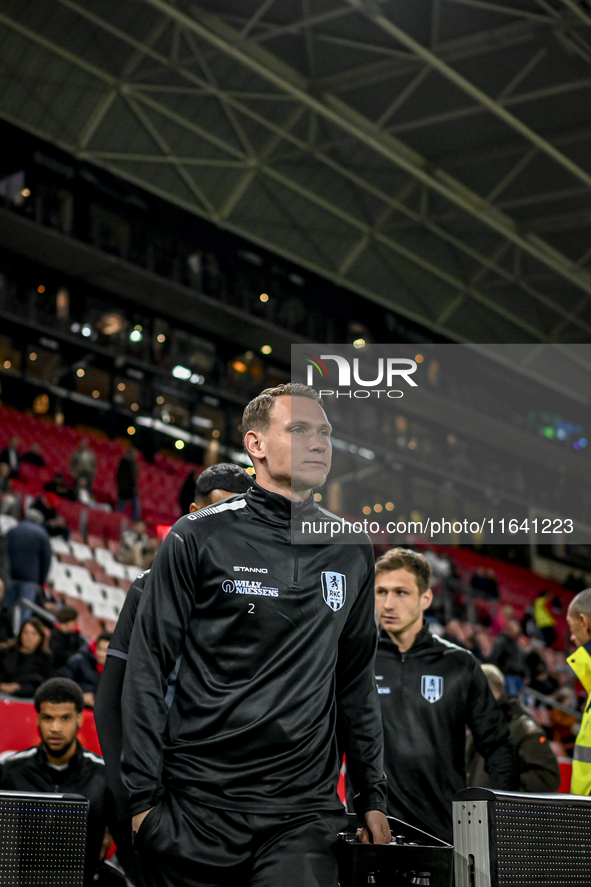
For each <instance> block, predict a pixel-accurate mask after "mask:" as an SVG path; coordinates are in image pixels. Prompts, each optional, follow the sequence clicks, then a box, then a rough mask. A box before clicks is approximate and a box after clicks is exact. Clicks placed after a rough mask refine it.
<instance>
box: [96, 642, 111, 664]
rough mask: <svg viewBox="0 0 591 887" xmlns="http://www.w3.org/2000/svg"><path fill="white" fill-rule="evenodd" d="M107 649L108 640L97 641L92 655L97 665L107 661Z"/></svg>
mask: <svg viewBox="0 0 591 887" xmlns="http://www.w3.org/2000/svg"><path fill="white" fill-rule="evenodd" d="M108 649H109V642H108V641H98V643H97V645H96V649H95V651H94V656H95V659H96V661H97V662H98V664H99V665H104V664H105V662H106V661H107V650H108Z"/></svg>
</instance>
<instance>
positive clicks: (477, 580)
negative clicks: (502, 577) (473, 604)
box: [470, 567, 499, 601]
mask: <svg viewBox="0 0 591 887" xmlns="http://www.w3.org/2000/svg"><path fill="white" fill-rule="evenodd" d="M470 585H471V587H472V588H473V589H474V594H475V595H476V597H480V598H484V599H486V600H489V601H496V600H498V598H499V586H498V583H497V578H496V576H495V571H494V570H492V569H490V568H488V569H486V570H485V569H484V567H476V570H475V572H474V575H473V576H472V578H471V579H470Z"/></svg>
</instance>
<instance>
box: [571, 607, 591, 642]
mask: <svg viewBox="0 0 591 887" xmlns="http://www.w3.org/2000/svg"><path fill="white" fill-rule="evenodd" d="M566 621H567V622H568V627H569V628H570V639H571V641H572V642H573V644H574V645H575V646H576V647H582V646H583V644H586V643H587V641H589V640H591V631H590V622H591V620H590V619H589V617H588V616H585V615H584V614H582V613H579V611H578V610H576V609H575V608H574V607H572V606H571V607H569V608H568V613H567V614H566Z"/></svg>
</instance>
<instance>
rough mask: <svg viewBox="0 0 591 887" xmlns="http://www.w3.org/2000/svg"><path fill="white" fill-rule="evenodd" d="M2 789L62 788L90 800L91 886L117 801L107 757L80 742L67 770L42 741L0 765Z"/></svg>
mask: <svg viewBox="0 0 591 887" xmlns="http://www.w3.org/2000/svg"><path fill="white" fill-rule="evenodd" d="M0 789H2V790H3V791H15V792H50V793H51V792H59V793H60V794H64V793H73V794H77V795H82V796H83V797H84V798H87V800H88V801H89V802H90V806H89V812H88V827H87V830H86V855H85V862H84V884H85V887H91V885H92V882H93V877H94V873H95V872H96V869H97V866H98V864H99V856H100V852H101V847H102V843H103V836H104V834H105V827H106V826H107V825H108V826H109V828H111V830H112V831H113V823H114V821H115V813H114V802H113V798H112V795H111V793H110V792H109V790H108V789H107V780H106V775H105V767H104V764H103V759H102V758H100V757H99V756H98V755H95V754H94V753H93V752H91V751H87V750H86V749H84V748H82V746H81V745H80V743H79V742H78V743H77V746H76V754H75V755H74V756H73V757H72V758H71V759H70V760H69V761H68V766H67V767H66V769H65V770H55V769H54V768H53V767H50V765H49V764H48V762H47V755H46V754H45V751H44V749H43V746H42V745H37V746H33V748H29V749H27V750H26V751H22V752H17V754H15V755H12V756H11V757H10V758H7V759H6V760H5V761H4V762H3V763H2V765H0Z"/></svg>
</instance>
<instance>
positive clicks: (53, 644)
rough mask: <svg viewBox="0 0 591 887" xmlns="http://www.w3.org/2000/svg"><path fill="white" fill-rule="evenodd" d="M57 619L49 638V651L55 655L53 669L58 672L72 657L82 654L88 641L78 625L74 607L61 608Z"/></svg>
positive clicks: (56, 615) (56, 616)
mask: <svg viewBox="0 0 591 887" xmlns="http://www.w3.org/2000/svg"><path fill="white" fill-rule="evenodd" d="M55 618H56V622H55V625H54V627H53V628H52V629H51V634H50V636H49V649H50V650H51V653H52V655H53V667H54V668H55V669H56V670H57V669H58V668H61V667H62V666H63V665H65V664H66V662H67V661H68V659H69V658H70V656H74V655H75V654H76V653H80V652H81V650H82V648H83V647H85V646H86V641H85V640H84V638H83V637H82V635H81V634H80V631H79V630H78V626H77V625H76V622H77V620H78V613H77V611H76V610H75V609H74V607H69V606H68V605H64V606H63V607H60V609H59V610H58V611H57V613H56V614H55Z"/></svg>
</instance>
